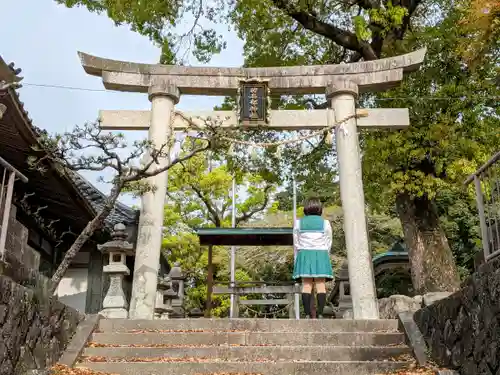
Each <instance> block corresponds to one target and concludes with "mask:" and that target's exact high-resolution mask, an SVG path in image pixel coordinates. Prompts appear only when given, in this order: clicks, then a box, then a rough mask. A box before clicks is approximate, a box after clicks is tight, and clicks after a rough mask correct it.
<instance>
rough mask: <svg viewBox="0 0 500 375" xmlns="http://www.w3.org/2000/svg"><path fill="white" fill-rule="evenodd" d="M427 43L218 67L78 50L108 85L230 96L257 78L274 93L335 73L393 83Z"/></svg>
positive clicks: (313, 89)
mask: <svg viewBox="0 0 500 375" xmlns="http://www.w3.org/2000/svg"><path fill="white" fill-rule="evenodd" d="M425 54H426V48H422V49H419V50H417V51H414V52H411V53H408V54H405V55H400V56H395V57H390V58H385V59H380V60H373V61H362V62H357V63H352V64H339V65H310V66H292V67H270V68H217V67H189V66H178V65H162V64H143V63H133V62H127V61H118V60H111V59H106V58H101V57H97V56H92V55H89V54H86V53H83V52H78V55H79V57H80V60H81V63H82V66H83V68H84V69H85V72H86V73H88V74H90V75H94V76H98V77H102V79H103V83H104V86H105V87H106V88H107V89H111V90H117V91H129V92H147V91H148V88H149V87H150V86H151V85H152V84H154V83H155V82H163V81H167V80H168V81H172V82H175V84H176V86H177V87H178V88H179V90H180V91H181V93H182V94H188V95H190V94H191V95H233V94H235V92H236V91H237V90H238V87H239V86H240V81H241V80H245V79H249V78H258V79H261V80H265V81H268V85H269V86H268V87H269V88H270V89H271V90H272V91H273V92H274V93H277V94H280V93H283V94H316V93H317V94H324V93H325V87H327V86H328V85H330V84H331V83H332V81H334V80H335V79H338V78H348V79H349V80H351V81H353V82H355V83H357V84H358V87H359V91H360V92H366V91H380V90H385V89H387V88H389V87H392V86H394V85H396V84H397V83H398V82H399V81H401V79H402V78H403V73H409V72H412V71H415V70H417V69H418V68H419V66H420V65H421V64H422V62H423V60H424V57H425Z"/></svg>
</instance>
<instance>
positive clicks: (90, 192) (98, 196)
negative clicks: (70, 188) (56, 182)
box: [69, 172, 139, 230]
mask: <svg viewBox="0 0 500 375" xmlns="http://www.w3.org/2000/svg"><path fill="white" fill-rule="evenodd" d="M69 174H70V177H71V178H72V179H73V182H74V184H75V186H76V187H77V188H78V190H79V191H80V192H81V193H82V194H83V196H84V197H85V198H86V199H87V200H88V201H89V202H90V204H91V205H92V207H93V208H94V210H95V211H96V212H98V211H100V210H101V209H102V207H103V206H104V202H105V200H106V198H107V196H106V195H105V194H104V193H103V192H101V191H100V190H99V189H98V188H96V187H95V186H94V185H92V183H90V182H89V181H88V180H86V179H85V178H84V177H82V176H81V175H79V174H78V173H75V172H69ZM138 220H139V211H138V210H134V209H133V208H131V207H129V206H127V205H125V204H123V203H120V202H117V203H116V205H115V208H114V209H113V211H111V214H110V215H109V216H108V217H107V218H106V220H105V226H106V229H108V230H112V229H113V227H114V226H115V224H118V223H123V224H125V225H126V226H129V225H132V226H134V225H137V223H138Z"/></svg>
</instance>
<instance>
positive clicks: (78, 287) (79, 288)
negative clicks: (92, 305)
mask: <svg viewBox="0 0 500 375" xmlns="http://www.w3.org/2000/svg"><path fill="white" fill-rule="evenodd" d="M87 288H88V269H87V268H69V269H68V271H66V275H65V276H64V277H63V279H62V280H61V282H60V283H59V286H58V288H57V295H58V296H59V301H61V302H62V303H64V304H66V305H67V306H70V307H73V308H75V309H77V310H78V311H80V312H82V313H85V306H86V301H87Z"/></svg>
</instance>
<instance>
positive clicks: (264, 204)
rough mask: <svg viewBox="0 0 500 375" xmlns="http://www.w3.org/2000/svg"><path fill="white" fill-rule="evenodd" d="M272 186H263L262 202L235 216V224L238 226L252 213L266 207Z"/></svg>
mask: <svg viewBox="0 0 500 375" xmlns="http://www.w3.org/2000/svg"><path fill="white" fill-rule="evenodd" d="M272 188H273V187H272V185H266V187H265V188H264V201H263V202H262V204H261V205H260V206H259V207H257V208H254V209H253V210H250V211H248V212H244V213H243V214H242V215H241V216H239V217H236V226H238V224H239V223H242V222H244V221H247V220H250V219H251V218H252V217H253V215H255V214H257V213H259V212H261V211H263V210H264V209H265V208H266V207H267V205H268V203H269V190H271V189H272Z"/></svg>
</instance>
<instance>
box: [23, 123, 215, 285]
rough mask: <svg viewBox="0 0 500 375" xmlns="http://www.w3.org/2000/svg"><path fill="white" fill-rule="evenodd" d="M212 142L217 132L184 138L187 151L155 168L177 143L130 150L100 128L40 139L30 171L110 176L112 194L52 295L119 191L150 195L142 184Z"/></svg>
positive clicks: (73, 250) (141, 144) (60, 272)
mask: <svg viewBox="0 0 500 375" xmlns="http://www.w3.org/2000/svg"><path fill="white" fill-rule="evenodd" d="M215 136H216V135H215V128H211V127H206V130H205V132H204V133H201V132H198V133H196V136H194V135H193V136H191V137H188V138H187V140H186V141H185V142H189V143H191V145H190V147H189V151H188V152H184V153H181V154H180V155H179V156H178V157H176V158H175V159H173V160H171V161H170V162H169V163H168V164H167V165H166V166H163V167H161V168H159V167H157V165H158V163H159V160H160V159H161V158H165V157H167V156H168V155H169V153H170V150H171V147H173V145H174V143H175V140H173V139H172V140H170V141H169V142H167V143H166V144H162V145H158V146H156V145H154V144H153V143H152V142H150V141H147V140H143V141H136V142H134V143H133V144H132V145H129V144H127V142H126V140H125V137H124V136H123V134H120V133H119V134H114V133H107V132H103V131H102V130H101V129H100V127H99V124H98V123H89V124H85V125H84V126H76V127H75V128H74V129H73V130H72V131H71V132H66V133H63V134H55V135H52V136H51V135H49V134H48V133H47V132H43V133H41V136H40V138H39V140H38V144H37V145H34V146H33V151H34V153H35V155H31V156H30V157H29V158H28V163H29V164H30V166H31V167H32V168H36V169H37V170H38V171H40V173H43V172H44V171H45V170H46V169H47V168H48V165H49V163H50V164H51V165H55V166H56V168H57V169H58V170H59V172H60V173H61V174H67V175H69V176H71V173H74V172H75V171H81V170H88V171H97V172H104V173H109V174H110V177H109V179H108V182H109V183H111V191H110V193H109V194H108V196H107V198H106V201H105V203H104V205H103V206H102V208H101V209H100V210H99V211H98V212H97V215H96V216H95V217H94V218H93V219H92V220H91V221H89V223H88V224H87V225H86V226H85V228H84V229H83V230H82V232H81V233H80V234H79V235H78V236H77V238H76V240H75V241H74V242H73V244H72V245H71V247H70V248H69V249H68V251H66V253H65V255H64V258H63V260H62V261H61V263H60V264H59V266H58V268H57V270H56V271H55V273H54V274H53V276H52V285H51V290H50V292H51V293H54V291H55V290H56V289H57V286H58V284H59V282H60V281H61V279H62V278H63V276H64V274H65V273H66V270H67V269H68V267H69V265H70V264H71V261H72V260H73V258H74V257H75V255H76V254H77V253H78V252H79V251H80V249H81V248H82V247H83V245H84V244H85V242H86V241H87V240H88V239H89V238H90V237H92V235H93V234H94V233H95V232H96V231H97V230H99V229H100V228H102V226H103V223H104V220H105V219H106V218H107V217H108V216H109V214H110V213H111V211H112V210H113V208H114V206H115V204H116V201H117V200H118V198H119V196H120V193H121V192H122V191H124V190H127V189H130V188H131V186H136V187H137V186H138V185H137V184H140V186H141V190H142V191H143V192H145V191H151V190H153V189H154V186H150V185H148V184H147V183H145V182H144V179H146V178H147V177H152V176H155V175H157V174H159V173H163V172H165V171H167V170H169V169H170V168H172V167H174V166H176V165H178V164H180V163H183V162H185V161H188V160H189V159H191V158H193V157H194V156H196V155H197V154H199V153H202V152H203V151H205V150H207V149H209V148H210V147H211V145H212V142H214V141H215ZM130 146H131V147H130ZM145 155H148V159H147V161H145V162H144V163H142V164H140V165H138V164H139V163H138V160H139V159H141V157H143V156H145Z"/></svg>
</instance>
